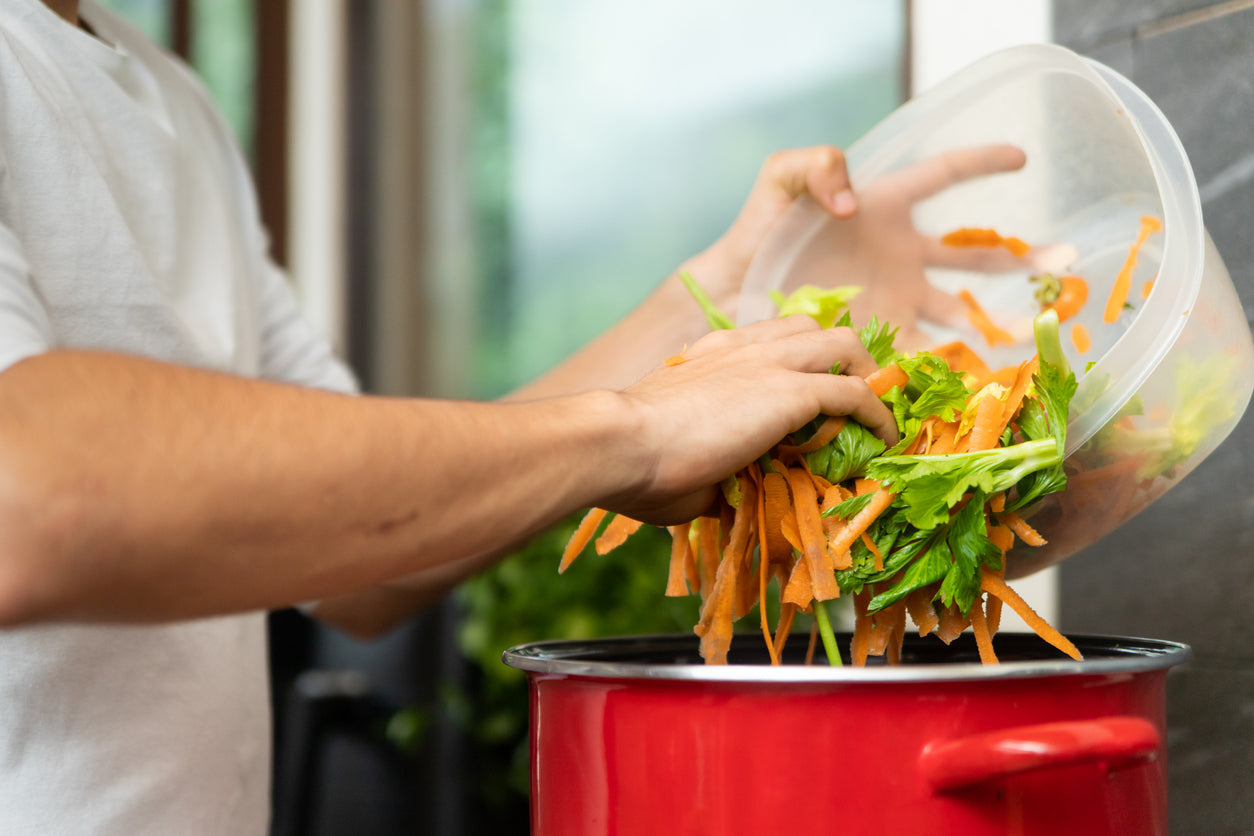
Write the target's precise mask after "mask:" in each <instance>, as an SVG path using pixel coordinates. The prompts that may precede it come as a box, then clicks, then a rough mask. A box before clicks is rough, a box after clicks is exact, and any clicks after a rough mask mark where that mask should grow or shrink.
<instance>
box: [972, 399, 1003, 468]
mask: <svg viewBox="0 0 1254 836" xmlns="http://www.w3.org/2000/svg"><path fill="white" fill-rule="evenodd" d="M1002 406H1003V404H1002V400H1001V398H999V397H997V396H996V395H995V394H993V393H992V392H985V393H984V395H983V396H982V397H981V398H980V400H979V402H978V403H977V404H976V405H975V422H974V423H973V424H972V425H971V432H970V440H969V441H968V442H967V449H968V450H970V451H971V452H973V453H974V452H978V451H980V450H992V449H993V448H994V447H996V446H997V445H998V442H999V440H1000V438H1001V429H1002V428H1001V414H1002Z"/></svg>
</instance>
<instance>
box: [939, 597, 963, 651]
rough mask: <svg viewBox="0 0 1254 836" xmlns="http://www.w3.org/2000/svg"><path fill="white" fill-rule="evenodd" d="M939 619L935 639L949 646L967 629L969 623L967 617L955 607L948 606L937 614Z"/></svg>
mask: <svg viewBox="0 0 1254 836" xmlns="http://www.w3.org/2000/svg"><path fill="white" fill-rule="evenodd" d="M937 617H938V619H939V621H938V623H937V625H936V637H937V638H939V639H940V640H941V641H943V642H944V643H945V644H949V643H950V642H952V641H953V640H954V639H956V638H958V637H959V636H961V635H962V631H963V630H966V629H967V625H968V624H970V623H971V619H970V618H969V617H968V616H965V615H963V614H962V612H961V611H960V610H959V609H958V608H957V607H956V606H952V605H951V606H948V607H945V608H944V609H942V610H941V611H940V612H939V613H937Z"/></svg>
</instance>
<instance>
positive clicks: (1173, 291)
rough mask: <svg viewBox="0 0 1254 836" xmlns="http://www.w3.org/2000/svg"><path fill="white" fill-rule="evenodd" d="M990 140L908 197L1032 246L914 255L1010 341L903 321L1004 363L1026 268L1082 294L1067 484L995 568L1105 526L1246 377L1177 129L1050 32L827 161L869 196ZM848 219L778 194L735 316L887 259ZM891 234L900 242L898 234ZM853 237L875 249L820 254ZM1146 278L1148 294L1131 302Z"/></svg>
mask: <svg viewBox="0 0 1254 836" xmlns="http://www.w3.org/2000/svg"><path fill="white" fill-rule="evenodd" d="M995 143H1011V144H1014V145H1017V146H1019V147H1020V148H1022V149H1023V150H1024V151H1025V152H1026V155H1027V160H1028V162H1027V164H1026V165H1025V166H1024V167H1023V168H1022V169H1020V170H1018V171H1015V172H1011V173H1003V174H995V175H991V176H986V177H981V178H978V179H974V180H969V181H966V182H963V183H961V184H959V185H955V186H952V187H950V188H948V189H945V190H943V191H941V192H939V193H937V194H935V195H934V196H931V197H928V198H926V199H923V200H921V201H919V202H916V203H914V204H913V208H912V209H911V210H909V211H910V215H911V217H912V219H913V224H914V227H915V230H917V232H918V233H919V234H921V235H923V236H926V237H929V238H937V237H939V236H941V235H943V234H944V233H945V232H948V231H950V230H953V229H956V228H959V227H981V228H990V227H991V228H995V229H996V230H997V231H998V232H1000V233H1001V234H1003V235H1007V236H1014V237H1017V238H1020V239H1022V240H1023V241H1025V242H1028V243H1030V244H1031V245H1032V247H1033V251H1032V254H1031V255H1030V256H1029V258H1028V259H1025V260H1024V261H1023V262H1021V263H1017V264H1015V265H1014V266H1013V267H1012V268H1011V269H1006V270H1005V271H1004V272H996V273H990V272H977V271H964V270H955V269H952V268H949V269H940V268H937V267H931V266H929V267H926V268H925V270H924V273H925V275H926V277H927V280H928V281H929V282H931V283H932V284H933V285H934V286H936V287H939V288H941V289H944V290H947V291H949V292H951V293H955V292H957V291H958V290H959V289H961V288H966V289H968V290H969V291H970V292H971V294H972V295H973V296H974V297H975V298H976V299H977V300H978V301H979V302H980V304H981V306H982V307H983V308H984V309H985V310H986V311H987V312H988V313H989V315H990V316H991V317H992V318H993V320H994V321H996V322H997V323H998V324H999V325H1001V326H1002V327H1003V328H1004V330H1006V331H1008V332H1009V333H1011V334H1012V335H1015V336H1016V337H1017V338H1018V340H1017V341H1016V343H1015V344H1014V345H1010V346H1004V345H1003V346H998V347H996V348H992V347H989V346H988V345H987V344H986V342H985V340H984V338H983V337H982V336H981V335H980V333H979V332H977V331H976V330H975V329H974V328H972V327H970V326H969V325H968V324H966V322H965V320H963V319H961V318H958V319H951V320H950V321H948V322H946V323H944V324H936V323H920V327H921V329H922V330H923V331H924V332H925V334H926V336H927V337H928V339H929V340H930V342H929V343H926V344H925V345H939V344H942V343H945V342H948V341H951V340H963V341H964V342H966V343H967V345H969V346H970V347H971V348H973V349H975V350H976V351H977V353H979V354H981V356H982V357H983V358H984V359H985V361H986V362H988V364H989V365H990V366H991V367H993V368H999V367H1001V366H1004V365H1009V364H1017V363H1019V362H1021V361H1023V360H1025V359H1027V358H1028V357H1030V356H1031V355H1032V354H1033V353H1034V351H1035V348H1034V345H1033V344H1032V340H1031V320H1032V317H1033V316H1034V315H1035V314H1036V313H1037V312H1038V311H1039V309H1040V308H1039V303H1038V302H1036V300H1035V299H1034V296H1033V290H1034V285H1032V284H1031V283H1030V282H1029V281H1028V278H1029V276H1030V275H1032V274H1033V273H1036V272H1046V271H1050V272H1055V273H1074V274H1078V275H1080V276H1082V277H1084V278H1085V280H1086V281H1087V283H1088V288H1089V297H1088V302H1087V304H1086V305H1085V306H1084V308H1083V309H1082V310H1081V312H1080V313H1079V314H1078V315H1077V316H1076V317H1074V318H1073V319H1071V320H1069V321H1067V322H1064V324H1063V328H1064V340H1063V342H1064V345H1065V347H1066V350H1067V353H1068V357H1069V360H1070V362H1071V365H1072V368H1073V370H1074V371H1075V373H1076V376H1077V379H1078V380H1079V389H1078V391H1077V393H1076V396H1075V398H1074V400H1073V402H1072V407H1071V414H1070V420H1069V426H1068V439H1067V452H1068V459H1067V461H1068V469H1069V471H1070V483H1069V487H1068V488H1067V490H1066V491H1064V492H1062V493H1060V494H1057V495H1055V496H1053V497H1050V498H1048V499H1047V500H1046V501H1045V502H1043V503H1041V504H1040V505H1039V506H1038V508H1037V512H1036V514H1035V516H1034V519H1033V524H1034V525H1035V526H1036V527H1037V528H1038V530H1041V532H1042V534H1044V535H1045V537H1046V538H1047V539H1048V540H1049V544H1048V545H1047V546H1044V547H1041V548H1036V549H1019V550H1017V551H1016V552H1015V555H1014V559H1013V560H1012V561H1011V562H1010V563H1009V564H1008V570H1009V572H1010V574H1011V575H1012V576H1021V575H1024V574H1028V573H1030V572H1032V571H1035V570H1037V569H1040V568H1043V567H1044V566H1047V565H1049V564H1052V563H1055V562H1057V561H1058V560H1061V559H1063V558H1065V557H1067V556H1069V555H1070V554H1072V553H1074V552H1075V551H1077V550H1078V549H1080V548H1082V547H1084V546H1085V545H1088V544H1090V543H1092V542H1095V541H1096V540H1097V539H1098V538H1100V537H1101V536H1103V535H1104V534H1106V533H1108V532H1109V531H1111V530H1113V529H1114V528H1115V527H1117V526H1119V525H1121V524H1122V523H1123V522H1125V521H1126V520H1127V519H1129V518H1130V517H1131V516H1133V515H1134V514H1135V513H1137V512H1138V511H1140V510H1141V509H1143V508H1145V507H1146V506H1147V505H1149V504H1150V503H1151V502H1153V501H1154V500H1155V499H1156V498H1157V497H1159V496H1161V495H1162V494H1163V493H1164V492H1165V491H1166V490H1167V489H1169V488H1170V487H1171V486H1172V485H1174V484H1176V483H1177V482H1178V481H1179V480H1180V479H1182V478H1183V477H1184V476H1185V475H1186V474H1187V473H1188V472H1189V471H1191V470H1192V469H1193V468H1194V467H1195V466H1196V465H1197V464H1198V463H1199V462H1200V461H1201V460H1202V459H1204V458H1205V457H1206V456H1207V455H1208V454H1210V453H1211V452H1212V451H1213V450H1214V449H1215V448H1216V447H1217V446H1218V445H1219V443H1220V442H1221V441H1223V440H1224V438H1226V437H1227V436H1228V434H1229V433H1230V432H1231V430H1232V428H1233V427H1234V426H1235V425H1236V423H1237V421H1238V420H1239V419H1240V418H1241V415H1242V414H1243V413H1244V411H1245V408H1246V406H1247V404H1248V402H1249V399H1250V393H1251V389H1252V388H1254V341H1252V340H1251V336H1250V330H1249V326H1248V324H1247V322H1246V319H1245V313H1244V310H1243V308H1242V306H1241V303H1240V301H1239V299H1238V297H1237V294H1236V291H1235V289H1234V287H1233V285H1232V280H1231V277H1230V276H1229V274H1228V271H1227V268H1226V267H1225V266H1224V264H1223V261H1222V260H1221V258H1220V256H1219V253H1218V252H1217V250H1216V249H1215V246H1214V244H1213V243H1212V242H1211V240H1210V237H1209V235H1208V234H1207V232H1206V230H1205V228H1204V226H1203V223H1202V213H1201V205H1200V201H1199V199H1198V192H1197V185H1196V183H1195V181H1194V178H1193V173H1192V169H1191V168H1190V166H1189V162H1188V158H1187V157H1186V155H1185V152H1184V149H1183V147H1182V146H1181V144H1180V141H1179V139H1178V138H1177V136H1176V134H1175V132H1174V131H1173V130H1172V128H1171V125H1170V124H1169V123H1168V122H1167V120H1166V118H1165V117H1164V116H1163V114H1162V113H1161V112H1160V111H1159V110H1158V108H1157V107H1156V106H1155V105H1154V104H1153V103H1152V102H1151V101H1150V100H1149V99H1148V98H1147V97H1146V96H1145V95H1144V94H1143V93H1142V92H1141V91H1140V90H1138V89H1137V88H1136V87H1135V86H1134V85H1133V84H1132V83H1131V82H1129V81H1128V80H1126V79H1125V78H1123V77H1122V76H1120V75H1119V74H1118V73H1116V72H1114V71H1113V70H1111V69H1109V68H1108V67H1105V66H1103V65H1101V64H1099V63H1097V62H1095V61H1092V60H1090V59H1086V58H1083V57H1081V56H1078V55H1076V54H1075V53H1073V52H1071V51H1069V50H1067V49H1064V48H1062V47H1057V46H1050V45H1032V46H1023V47H1015V48H1013V49H1009V50H1005V51H1003V52H1000V53H996V54H994V55H991V56H989V57H987V58H985V59H982V60H981V61H979V62H977V63H975V64H972V65H971V66H969V67H967V68H966V69H964V70H962V71H960V72H959V73H957V74H956V75H954V76H952V77H951V78H949V79H948V80H947V81H945V82H943V83H942V84H940V85H938V86H936V87H934V88H932V89H931V90H929V91H926V92H925V93H923V94H922V95H920V96H918V97H916V98H915V99H913V100H912V101H910V102H908V103H907V104H905V105H904V106H902V107H901V108H899V109H898V110H897V111H895V112H894V113H893V114H891V115H890V116H889V117H888V118H887V119H885V120H884V121H883V122H882V123H880V124H879V125H878V126H876V127H875V128H874V129H873V130H872V131H871V132H870V133H868V134H867V135H866V136H865V137H864V138H862V139H861V140H859V141H858V142H857V143H856V144H854V145H853V146H851V147H850V148H849V149H848V151H847V156H848V162H849V169H850V174H851V177H852V180H853V185H854V189H855V191H856V192H858V193H859V194H861V195H863V196H864V198H869V196H870V195H873V194H874V190H875V185H876V182H877V181H879V180H880V179H881V178H884V177H886V176H889V175H893V174H895V173H897V172H901V171H903V170H905V169H907V168H909V167H910V166H912V165H915V164H917V163H919V162H920V161H923V160H927V159H930V158H933V157H935V156H936V155H937V154H940V153H942V152H946V151H951V150H953V149H959V148H969V147H975V146H983V145H989V144H995ZM864 205H866V204H865V200H864ZM1142 216H1152V217H1154V218H1157V219H1159V220H1160V221H1161V222H1162V230H1161V231H1160V232H1157V233H1155V234H1152V235H1150V236H1149V237H1148V239H1147V240H1146V242H1145V244H1144V245H1143V247H1142V248H1141V250H1140V253H1139V257H1138V259H1137V263H1136V267H1135V270H1134V272H1133V273H1132V292H1131V294H1130V295H1129V297H1128V299H1129V303H1130V306H1131V307H1130V308H1128V309H1125V310H1124V311H1123V313H1122V314H1121V315H1120V317H1119V318H1118V319H1117V320H1116V321H1115V322H1113V323H1106V322H1104V321H1103V309H1104V307H1105V302H1106V299H1107V296H1108V294H1109V292H1110V289H1111V287H1112V286H1113V284H1114V282H1115V278H1116V275H1117V274H1118V273H1119V272H1120V270H1121V268H1122V267H1123V266H1124V264H1125V261H1126V260H1127V257H1128V254H1129V249H1130V247H1131V246H1132V244H1133V242H1134V241H1135V240H1136V238H1137V235H1138V231H1139V227H1140V222H1141V218H1142ZM907 226H908V225H907ZM857 228H858V225H856V224H850V223H848V222H841V221H836V220H834V219H832V218H831V217H830V216H829V215H827V214H826V213H825V212H823V211H822V210H821V209H820V208H819V207H818V206H817V205H816V204H814V203H813V202H811V201H808V200H803V201H801V202H798V203H797V204H795V205H794V206H793V207H791V208H790V209H789V210H788V212H786V213H785V214H784V215H783V216H782V217H781V218H780V220H779V221H778V222H777V223H776V225H775V226H774V227H773V228H772V229H771V231H770V233H769V234H768V236H767V238H766V240H765V241H764V242H763V245H762V247H761V248H760V250H759V254H758V256H757V257H756V258H755V260H754V262H753V263H752V264H751V265H750V268H749V272H748V275H747V277H746V281H745V294H744V298H743V301H742V303H741V309H740V311H739V313H738V316H739V319H740V322H741V324H745V323H747V322H751V321H755V320H758V319H762V318H766V317H769V316H772V315H774V305H773V303H771V302H770V300H769V298H768V296H767V291H768V290H771V289H778V290H781V291H783V292H785V293H786V292H787V291H788V290H790V289H792V288H795V287H797V286H800V285H803V284H818V285H824V286H833V285H862V286H864V287H865V286H869V285H871V284H872V283H874V282H875V281H876V280H877V276H876V275H875V272H874V270H875V269H877V268H875V267H865V266H866V265H883V264H886V263H888V264H891V263H895V262H894V260H893V259H894V256H898V258H897V262H899V261H900V258H899V255H900V252H905V251H907V250H908V248H909V247H910V246H912V243H911V241H908V240H906V239H905V238H904V237H902V238H899V239H898V240H896V241H894V240H891V239H885V238H884V237H883V236H880V237H878V238H877V239H876V240H867V239H866V237H865V236H862V237H860V238H857V237H851V236H856V235H859V233H857V232H856V230H857ZM904 235H908V236H909V237H910V238H911V239H914V240H915V241H917V240H918V237H917V236H916V235H915V234H914V233H913V232H911V231H910V230H908V229H904V230H903V236H904ZM859 248H861V249H862V250H866V249H868V248H869V249H872V250H874V249H876V248H878V252H874V251H873V252H870V253H866V252H862V254H861V256H860V257H859V258H857V259H844V260H841V259H840V258H836V257H834V254H835V253H838V252H850V251H855V250H858V249H859ZM890 250H893V251H890ZM1037 254H1040V255H1039V257H1037ZM860 265H861V266H863V268H862V269H860ZM999 269H1001V268H999ZM1148 281H1152V282H1153V285H1152V288H1153V289H1152V292H1150V293H1149V295H1148V297H1147V298H1142V296H1141V289H1142V287H1143V286H1144V284H1145V283H1146V282H1148ZM890 322H891V319H890ZM1076 323H1079V324H1080V325H1082V326H1084V327H1086V328H1087V330H1088V332H1089V334H1090V336H1091V340H1092V347H1091V349H1089V350H1088V351H1087V352H1085V353H1083V354H1081V353H1080V352H1078V351H1077V350H1076V348H1075V347H1074V345H1072V344H1071V340H1070V339H1068V338H1067V335H1068V334H1069V329H1070V328H1071V326H1072V325H1074V324H1076ZM892 324H897V323H892Z"/></svg>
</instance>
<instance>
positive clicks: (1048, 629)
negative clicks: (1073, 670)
mask: <svg viewBox="0 0 1254 836" xmlns="http://www.w3.org/2000/svg"><path fill="white" fill-rule="evenodd" d="M980 589H982V590H984V591H985V592H987V593H988V594H989V595H994V596H996V597H998V598H1000V599H1001V600H1002V601H1004V602H1005V604H1006V606H1008V607H1010V608H1011V609H1012V610H1014V611H1015V612H1016V613H1018V615H1019V617H1020V618H1022V619H1023V620H1024V622H1025V623H1026V624H1027V625H1028V626H1029V627H1031V628H1032V629H1033V630H1034V631H1036V634H1037V635H1038V636H1040V637H1041V638H1042V639H1044V640H1045V641H1047V642H1049V643H1050V644H1052V645H1053V646H1054V647H1056V648H1058V649H1059V650H1061V651H1062V652H1063V653H1065V654H1067V655H1068V656H1070V657H1071V658H1072V659H1076V660H1077V661H1078V660H1080V659H1081V658H1083V657H1081V655H1080V651H1079V650H1078V649H1077V648H1076V646H1075V645H1074V644H1072V643H1071V640H1070V639H1068V638H1067V637H1066V636H1064V635H1063V634H1062V633H1059V632H1058V631H1057V630H1055V629H1054V628H1053V627H1052V626H1050V624H1049V622H1047V621H1046V620H1045V619H1043V618H1041V617H1040V616H1039V615H1038V614H1037V612H1036V610H1034V609H1032V607H1030V606H1029V605H1028V603H1027V601H1024V600H1023V599H1022V598H1021V597H1019V593H1017V592H1015V591H1014V590H1013V589H1011V588H1010V587H1009V586H1007V585H1006V582H1005V581H1003V580H1002V579H1001V578H999V577H997V576H996V575H994V574H993V573H992V572H990V571H988V570H987V569H985V570H982V574H981V576H980Z"/></svg>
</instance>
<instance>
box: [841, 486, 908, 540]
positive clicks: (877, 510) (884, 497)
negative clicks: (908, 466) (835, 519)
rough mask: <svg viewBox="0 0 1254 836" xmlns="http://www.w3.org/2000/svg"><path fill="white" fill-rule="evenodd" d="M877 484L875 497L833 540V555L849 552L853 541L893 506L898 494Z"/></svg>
mask: <svg viewBox="0 0 1254 836" xmlns="http://www.w3.org/2000/svg"><path fill="white" fill-rule="evenodd" d="M866 481H867V482H868V483H874V480H871V479H867V480H866ZM875 484H876V487H875V488H873V489H872V490H874V491H875V495H874V496H872V497H871V499H870V501H868V502H867V504H866V505H865V506H864V507H863V508H862V510H861V511H859V512H858V513H856V514H854V515H853V516H852V517H851V518H850V519H849V524H848V525H847V526H845V528H843V529H841V531H840V532H839V533H838V534H837V536H836V537H834V538H832V541H831V543H830V544H829V545H830V547H831V550H832V552H833V553H835V554H844V553H845V552H847V551H849V547H850V546H852V545H853V541H854V540H856V539H858V538H859V537H861V536H862V533H863V532H864V531H866V530H867V529H868V528H870V527H871V523H873V522H875V520H876V519H877V518H878V517H879V515H880V514H882V513H884V511H886V510H887V509H888V506H889V505H892V504H893V499H895V498H896V496H897V494H895V493H893V492H892V491H889V490H885V489H884V488H881V487H878V483H875ZM861 493H863V492H862V491H859V495H861Z"/></svg>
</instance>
